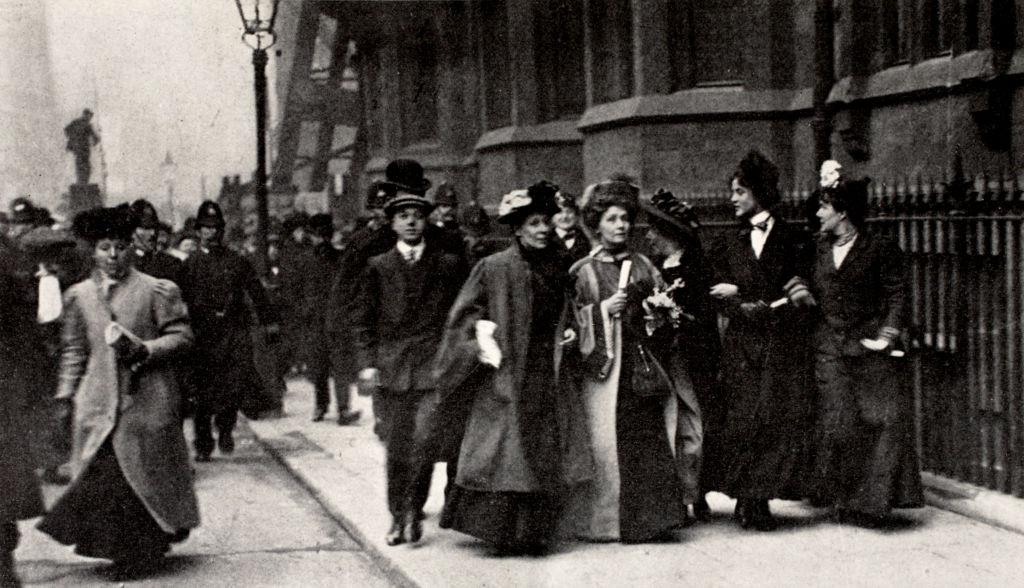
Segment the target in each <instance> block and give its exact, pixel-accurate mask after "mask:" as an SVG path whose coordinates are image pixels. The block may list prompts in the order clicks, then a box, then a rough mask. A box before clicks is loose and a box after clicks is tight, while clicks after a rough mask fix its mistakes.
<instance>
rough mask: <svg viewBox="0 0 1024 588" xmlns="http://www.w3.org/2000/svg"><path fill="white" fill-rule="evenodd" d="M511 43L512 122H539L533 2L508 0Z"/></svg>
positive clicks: (516, 123)
mask: <svg viewBox="0 0 1024 588" xmlns="http://www.w3.org/2000/svg"><path fill="white" fill-rule="evenodd" d="M507 7H508V8H507V9H508V43H509V54H510V55H511V56H512V60H511V61H512V64H511V65H512V71H511V74H512V125H513V126H529V125H534V124H537V71H536V60H535V59H534V42H533V1H532V0H524V1H521V2H509V3H508V4H507Z"/></svg>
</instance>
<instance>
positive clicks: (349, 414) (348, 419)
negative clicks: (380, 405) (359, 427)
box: [338, 410, 363, 427]
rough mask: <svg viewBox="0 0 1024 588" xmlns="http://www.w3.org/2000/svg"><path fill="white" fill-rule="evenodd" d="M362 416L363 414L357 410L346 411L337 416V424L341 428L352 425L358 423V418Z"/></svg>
mask: <svg viewBox="0 0 1024 588" xmlns="http://www.w3.org/2000/svg"><path fill="white" fill-rule="evenodd" d="M362 414H363V413H362V412H360V411H358V410H346V411H345V412H343V413H341V414H339V415H338V424H339V425H341V426H342V427H345V426H348V425H353V424H355V423H357V422H359V417H360V416H362Z"/></svg>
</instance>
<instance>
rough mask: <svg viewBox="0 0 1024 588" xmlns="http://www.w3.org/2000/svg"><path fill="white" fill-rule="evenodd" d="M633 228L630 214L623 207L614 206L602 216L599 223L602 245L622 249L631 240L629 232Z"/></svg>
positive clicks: (599, 236) (598, 233)
mask: <svg viewBox="0 0 1024 588" xmlns="http://www.w3.org/2000/svg"><path fill="white" fill-rule="evenodd" d="M632 227H633V222H632V220H630V217H629V212H628V211H627V210H626V209H625V208H622V207H619V206H612V207H610V208H609V209H608V210H606V211H604V214H602V215H601V220H600V222H598V223H597V236H598V239H599V240H600V241H601V245H603V246H605V247H607V248H610V249H620V248H622V247H624V246H625V245H626V242H627V241H628V240H629V231H630V229H631V228H632Z"/></svg>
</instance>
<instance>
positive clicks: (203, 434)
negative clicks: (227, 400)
mask: <svg viewBox="0 0 1024 588" xmlns="http://www.w3.org/2000/svg"><path fill="white" fill-rule="evenodd" d="M236 422H238V410H237V409H235V408H229V409H224V410H221V411H220V412H216V413H214V412H210V411H209V410H208V409H206V408H203V407H196V412H195V414H194V415H193V416H192V426H193V430H194V431H195V434H196V439H195V442H194V443H195V448H196V453H201V454H205V455H209V454H211V453H213V446H214V441H213V426H214V425H215V426H216V427H217V435H218V437H220V438H221V439H224V438H227V437H230V436H231V434H232V432H233V431H234V430H235V423H236Z"/></svg>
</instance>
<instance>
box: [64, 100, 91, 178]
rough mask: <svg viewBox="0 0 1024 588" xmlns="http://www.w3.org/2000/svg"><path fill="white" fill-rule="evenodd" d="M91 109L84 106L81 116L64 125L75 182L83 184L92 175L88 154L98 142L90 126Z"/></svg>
mask: <svg viewBox="0 0 1024 588" xmlns="http://www.w3.org/2000/svg"><path fill="white" fill-rule="evenodd" d="M91 121H92V111H91V110H89V109H88V108H86V109H85V110H83V111H82V116H80V117H78V118H76V119H75V120H73V121H71V122H70V123H69V124H68V126H66V127H64V135H65V136H66V137H67V139H68V144H67V150H68V151H70V152H71V153H72V154H74V156H75V177H76V181H75V183H76V184H78V185H80V186H85V185H87V184H88V183H89V176H90V175H92V163H91V162H90V161H89V156H90V154H91V153H92V148H93V146H94V145H96V144H97V143H99V142H100V137H99V135H97V134H96V131H95V130H94V129H93V128H92V123H91Z"/></svg>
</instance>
